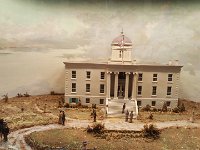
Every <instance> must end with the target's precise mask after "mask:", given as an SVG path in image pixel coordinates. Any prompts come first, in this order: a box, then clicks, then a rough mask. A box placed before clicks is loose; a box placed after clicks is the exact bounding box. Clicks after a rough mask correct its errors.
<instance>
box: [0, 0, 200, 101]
mask: <svg viewBox="0 0 200 150" xmlns="http://www.w3.org/2000/svg"><path fill="white" fill-rule="evenodd" d="M0 2H1V3H0V16H1V17H0V95H3V94H5V93H8V94H9V95H10V96H15V95H16V94H17V93H18V92H21V93H25V92H26V91H27V92H29V93H31V94H34V95H35V94H43V93H49V91H51V90H55V91H57V92H64V64H63V61H72V60H73V61H74V60H78V61H80V60H89V59H90V60H97V59H101V60H106V59H107V58H109V57H110V53H111V47H110V44H111V42H112V40H113V39H114V38H115V37H116V36H118V35H119V34H120V32H121V30H122V28H123V30H124V33H125V35H126V36H128V37H129V38H130V39H131V40H132V42H133V45H134V46H133V59H136V60H137V61H138V62H159V63H162V64H166V63H168V61H169V60H176V59H178V60H179V63H180V64H181V65H183V66H184V67H183V70H182V73H181V90H180V97H182V98H190V99H192V100H198V101H200V85H199V84H198V83H200V65H199V64H200V3H199V2H198V1H196V2H195V1H190V2H183V1H173V2H171V1H160V2H155V1H143V2H141V1H140V2H138V1H123V2H120V1H117V0H102V1H98V0H96V1H95V0H90V1H84V2H83V1H69V0H68V1H64V0H57V1H53V0H49V1H48V0H0Z"/></svg>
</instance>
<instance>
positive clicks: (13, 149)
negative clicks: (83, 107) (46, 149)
mask: <svg viewBox="0 0 200 150" xmlns="http://www.w3.org/2000/svg"><path fill="white" fill-rule="evenodd" d="M66 119H67V122H66V126H62V125H58V124H50V125H45V126H34V127H30V128H25V129H20V130H17V131H14V132H12V133H11V134H10V135H9V142H7V143H3V142H1V143H0V149H1V148H5V149H10V150H31V148H30V147H29V146H28V145H27V144H26V142H25V140H24V135H28V134H30V133H32V132H35V131H45V130H50V129H64V128H71V127H74V128H86V127H87V126H88V125H89V124H92V121H89V120H78V119H70V118H66ZM102 123H104V124H105V128H106V129H108V130H135V131H140V130H142V129H143V126H144V123H141V122H139V121H137V120H135V121H134V123H127V122H124V121H123V120H115V121H113V120H110V119H105V120H104V121H102ZM154 124H155V125H156V126H157V127H158V128H159V129H162V128H166V127H172V126H175V127H176V126H178V127H200V123H199V122H198V123H191V122H189V121H185V120H182V121H168V122H157V123H154Z"/></svg>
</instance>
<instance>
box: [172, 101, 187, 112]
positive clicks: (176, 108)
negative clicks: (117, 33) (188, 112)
mask: <svg viewBox="0 0 200 150" xmlns="http://www.w3.org/2000/svg"><path fill="white" fill-rule="evenodd" d="M172 111H173V112H175V113H180V112H183V111H185V106H184V104H183V103H182V104H180V105H179V106H178V107H175V108H174V109H173V110H172Z"/></svg>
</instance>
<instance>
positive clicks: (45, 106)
mask: <svg viewBox="0 0 200 150" xmlns="http://www.w3.org/2000/svg"><path fill="white" fill-rule="evenodd" d="M46 109H47V104H44V113H46Z"/></svg>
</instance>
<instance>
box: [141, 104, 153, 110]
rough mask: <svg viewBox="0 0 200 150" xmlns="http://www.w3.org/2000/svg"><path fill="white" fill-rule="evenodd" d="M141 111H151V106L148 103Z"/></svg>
mask: <svg viewBox="0 0 200 150" xmlns="http://www.w3.org/2000/svg"><path fill="white" fill-rule="evenodd" d="M141 111H151V106H150V105H146V106H145V107H143V108H142V109H141Z"/></svg>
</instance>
